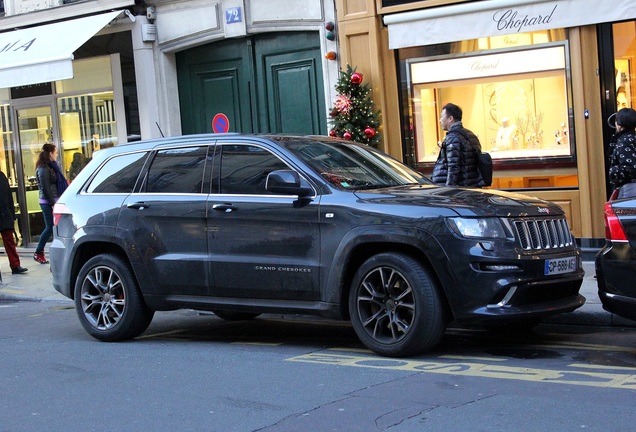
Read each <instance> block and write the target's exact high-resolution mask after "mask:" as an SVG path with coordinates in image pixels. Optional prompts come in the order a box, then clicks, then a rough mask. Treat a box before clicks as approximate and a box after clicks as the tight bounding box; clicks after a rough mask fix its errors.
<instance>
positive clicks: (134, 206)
mask: <svg viewBox="0 0 636 432" xmlns="http://www.w3.org/2000/svg"><path fill="white" fill-rule="evenodd" d="M127 207H128V208H129V209H137V210H143V209H145V208H148V207H150V206H149V205H148V204H146V203H145V202H136V203H130V204H128V206H127Z"/></svg>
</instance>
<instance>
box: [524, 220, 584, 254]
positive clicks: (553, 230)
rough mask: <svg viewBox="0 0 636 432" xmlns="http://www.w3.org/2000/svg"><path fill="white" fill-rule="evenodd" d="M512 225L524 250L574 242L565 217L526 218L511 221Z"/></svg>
mask: <svg viewBox="0 0 636 432" xmlns="http://www.w3.org/2000/svg"><path fill="white" fill-rule="evenodd" d="M513 226H514V227H515V234H516V237H517V239H518V241H519V244H520V246H521V248H522V249H524V250H541V249H559V248H565V247H570V246H572V245H573V243H574V239H573V237H572V234H571V233H570V227H569V226H568V222H567V220H566V219H565V218H536V219H531V218H526V219H522V220H515V221H513Z"/></svg>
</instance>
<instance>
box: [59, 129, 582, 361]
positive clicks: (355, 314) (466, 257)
mask: <svg viewBox="0 0 636 432" xmlns="http://www.w3.org/2000/svg"><path fill="white" fill-rule="evenodd" d="M54 220H55V224H56V225H55V229H54V240H53V243H52V244H51V247H50V260H51V270H52V272H53V281H54V286H55V288H56V289H57V290H58V291H59V292H60V293H62V294H63V295H65V296H67V297H69V298H71V299H74V301H75V305H76V309H77V313H78V316H79V320H80V322H81V324H82V325H83V327H84V328H85V329H86V331H87V332H88V333H89V334H91V335H92V336H93V337H95V338H97V339H99V340H103V341H119V340H124V339H129V338H134V337H136V336H138V335H140V334H141V333H143V332H144V331H145V330H146V329H147V327H148V325H149V324H150V322H151V320H152V317H153V314H154V313H155V311H165V310H174V309H180V308H190V309H197V310H207V311H213V312H215V313H216V314H217V315H218V316H219V317H221V318H223V319H251V318H255V317H256V316H258V315H259V314H261V313H266V312H267V313H272V312H275V313H294V314H314V315H320V316H325V317H330V318H338V319H345V320H351V322H352V325H353V328H354V329H355V331H356V333H357V335H358V336H359V338H360V340H361V341H362V342H363V343H364V344H365V345H366V346H367V347H368V348H370V349H371V350H373V351H375V352H377V353H379V354H382V355H386V356H406V355H411V354H415V353H420V352H423V351H425V350H428V349H431V348H432V347H434V346H435V345H436V344H437V343H438V342H439V341H440V339H441V338H442V336H443V334H444V331H445V329H446V327H447V325H448V324H449V323H450V322H451V321H454V322H456V323H461V324H462V325H470V326H490V327H492V326H510V325H515V326H528V327H530V326H532V325H536V324H537V323H539V321H540V320H541V319H542V318H544V317H546V316H549V315H553V314H558V313H562V312H569V311H572V310H574V309H576V308H578V307H580V306H581V305H583V303H584V301H585V299H584V297H582V296H581V295H580V294H579V288H580V286H581V282H582V279H583V270H582V267H581V258H580V251H579V249H578V247H577V246H576V244H575V242H574V239H573V237H572V235H571V233H570V229H569V227H568V223H567V221H566V218H565V216H564V214H563V211H562V210H561V209H560V208H559V207H558V206H557V205H555V204H552V203H550V202H546V201H542V200H539V199H535V198H529V197H526V196H523V195H517V194H513V193H506V192H502V191H496V190H482V189H464V188H457V187H438V186H435V185H433V184H431V182H430V181H429V180H428V179H427V178H425V177H424V176H423V175H422V174H420V173H418V172H416V171H414V170H412V169H411V168H409V167H407V166H405V165H403V164H402V163H400V162H398V161H397V160H395V159H393V158H391V157H389V156H387V155H385V154H384V153H382V152H380V151H377V150H375V149H373V148H371V147H367V146H364V145H360V144H356V143H353V142H350V141H341V140H335V139H331V138H326V137H301V136H270V135H267V136H247V135H239V134H227V135H212V134H210V135H197V136H181V137H174V138H163V139H158V140H150V141H145V142H136V143H131V144H123V145H119V146H117V147H113V148H109V149H106V150H102V151H99V152H97V153H96V154H95V155H94V157H93V159H92V161H91V162H90V164H89V165H88V166H87V167H86V168H85V169H84V170H83V171H82V172H81V173H80V175H79V176H78V177H77V178H76V179H75V180H74V181H73V182H72V184H71V185H70V187H69V188H68V190H67V191H66V192H65V193H64V194H63V196H62V197H61V198H60V200H59V202H58V203H57V204H56V205H55V209H54Z"/></svg>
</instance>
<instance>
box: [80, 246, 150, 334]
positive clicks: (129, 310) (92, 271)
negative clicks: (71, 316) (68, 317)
mask: <svg viewBox="0 0 636 432" xmlns="http://www.w3.org/2000/svg"><path fill="white" fill-rule="evenodd" d="M75 310H76V311H77V315H78V317H79V320H80V323H81V324H82V327H84V329H85V330H86V332H87V333H88V334H90V335H91V336H93V337H94V338H95V339H98V340H100V341H104V342H116V341H123V340H127V339H132V338H134V337H136V336H139V335H140V334H142V333H143V332H144V331H145V330H146V329H147V328H148V326H149V325H150V322H151V321H152V317H153V316H154V311H152V310H150V309H148V307H147V306H146V304H145V303H144V301H143V299H142V297H141V293H140V291H139V286H138V284H137V281H136V279H135V277H134V275H133V273H132V270H131V269H130V267H129V266H128V265H127V264H126V263H125V262H124V261H122V260H121V259H120V258H118V257H117V256H115V255H112V254H102V255H97V256H95V257H93V258H91V259H90V260H88V261H87V262H86V263H85V264H84V265H83V266H82V269H81V270H80V272H79V275H78V277H77V280H76V282H75Z"/></svg>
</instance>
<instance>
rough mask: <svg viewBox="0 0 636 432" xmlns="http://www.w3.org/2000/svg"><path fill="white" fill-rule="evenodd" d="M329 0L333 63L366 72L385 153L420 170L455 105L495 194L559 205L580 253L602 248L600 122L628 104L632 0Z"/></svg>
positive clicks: (428, 165) (604, 129) (604, 128)
mask: <svg viewBox="0 0 636 432" xmlns="http://www.w3.org/2000/svg"><path fill="white" fill-rule="evenodd" d="M338 3H341V4H340V7H337V9H338V11H340V12H341V15H339V26H340V46H341V50H342V51H344V52H342V53H341V56H340V58H341V62H342V63H343V64H344V63H349V64H352V65H356V66H357V67H358V69H359V70H362V71H363V73H364V72H366V73H367V74H368V75H370V80H371V85H372V88H373V89H374V99H375V100H376V101H379V103H380V108H381V109H382V113H383V119H382V120H383V128H384V136H385V137H386V139H385V150H386V151H388V152H390V153H391V154H393V155H394V156H396V157H398V158H401V159H402V160H404V161H405V162H407V163H408V164H409V165H411V166H414V167H416V168H417V169H419V170H421V171H422V172H425V173H430V172H431V171H432V166H433V164H434V161H435V159H436V157H437V152H438V142H440V141H441V140H443V138H444V132H443V131H442V130H441V129H440V126H439V112H440V110H441V107H442V106H443V105H444V104H445V103H447V102H453V103H456V104H458V105H459V106H461V107H462V108H463V110H464V124H465V126H466V127H468V128H469V129H471V130H473V131H474V132H475V133H476V134H477V135H478V136H479V138H480V140H481V143H482V146H483V148H484V149H485V150H486V151H488V152H489V153H490V154H491V155H492V157H493V160H494V169H495V173H494V174H495V179H494V181H493V186H492V187H493V188H498V189H506V190H518V191H520V192H523V193H525V194H529V195H534V196H539V197H541V198H545V199H548V200H550V201H554V202H556V203H558V204H559V205H561V206H562V207H563V208H564V210H565V211H566V213H567V215H568V219H569V222H570V225H571V227H572V229H573V231H574V234H575V236H576V237H577V238H578V239H580V241H581V245H582V246H583V248H584V251H585V250H587V249H589V250H590V251H593V250H594V249H595V248H596V247H599V246H600V245H601V244H602V241H603V238H604V224H603V203H604V202H605V200H606V198H607V193H608V190H607V182H606V178H605V174H606V168H605V163H603V161H604V160H606V157H607V144H606V143H607V141H608V140H609V137H610V136H611V133H612V129H611V128H610V126H609V125H608V123H607V118H608V117H609V116H610V115H611V114H613V113H614V112H616V111H617V108H621V107H624V106H634V105H635V102H636V94H635V92H636V88H634V84H633V82H634V79H635V78H636V74H635V72H634V67H636V64H633V62H634V58H635V57H636V21H634V19H636V4H635V3H634V2H633V1H630V0H617V1H614V2H612V4H611V5H609V4H608V5H607V7H601V8H600V7H599V4H598V3H597V2H596V1H593V0H552V1H523V0H522V1H513V0H484V1H472V2H466V1H443V0H429V1H403V0H402V1H401V0H369V1H367V2H366V3H365V8H366V9H365V10H364V11H362V10H361V8H360V2H352V1H348V0H339V2H338ZM354 3H355V4H354ZM356 8H357V9H356ZM362 12H365V13H362ZM353 46H355V49H349V48H350V47H353ZM361 47H364V48H365V49H366V53H365V52H362V50H361ZM376 53H377V55H376ZM365 54H366V55H367V56H368V57H369V59H370V60H366V61H365V58H364V56H365ZM392 81H393V82H394V84H391V82H392ZM398 123H399V124H401V127H400V128H397V127H391V126H389V125H394V124H398ZM396 143H399V144H396Z"/></svg>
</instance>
